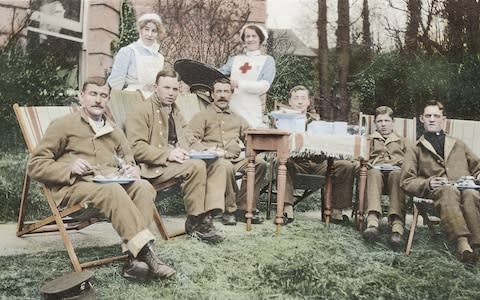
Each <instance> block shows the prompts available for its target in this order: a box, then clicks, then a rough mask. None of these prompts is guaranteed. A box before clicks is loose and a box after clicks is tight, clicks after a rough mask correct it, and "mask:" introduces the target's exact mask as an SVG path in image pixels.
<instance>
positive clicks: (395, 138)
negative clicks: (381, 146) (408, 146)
mask: <svg viewBox="0 0 480 300" xmlns="http://www.w3.org/2000/svg"><path fill="white" fill-rule="evenodd" d="M372 138H374V139H382V140H384V141H389V142H394V141H398V140H399V139H400V137H399V136H398V135H397V134H396V133H395V132H393V131H392V133H390V134H389V135H387V136H386V137H384V136H383V135H381V134H380V133H379V132H378V131H375V132H374V133H372Z"/></svg>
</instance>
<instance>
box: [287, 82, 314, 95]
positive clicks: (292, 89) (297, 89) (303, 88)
mask: <svg viewBox="0 0 480 300" xmlns="http://www.w3.org/2000/svg"><path fill="white" fill-rule="evenodd" d="M298 91H307V92H308V95H309V96H310V90H309V89H307V87H306V86H304V85H296V86H294V87H293V88H291V89H290V92H288V96H289V98H292V95H293V93H295V92H298Z"/></svg>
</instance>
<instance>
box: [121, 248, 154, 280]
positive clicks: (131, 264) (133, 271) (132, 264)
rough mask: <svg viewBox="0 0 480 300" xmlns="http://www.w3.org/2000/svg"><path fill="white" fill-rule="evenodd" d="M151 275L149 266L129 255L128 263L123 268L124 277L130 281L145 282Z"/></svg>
mask: <svg viewBox="0 0 480 300" xmlns="http://www.w3.org/2000/svg"><path fill="white" fill-rule="evenodd" d="M148 275H149V267H148V265H147V264H146V263H145V262H143V261H141V260H139V259H137V258H135V257H133V255H132V254H131V253H129V254H128V261H127V263H126V264H125V265H124V266H123V268H122V276H123V277H125V278H126V279H129V280H145V279H147V278H148Z"/></svg>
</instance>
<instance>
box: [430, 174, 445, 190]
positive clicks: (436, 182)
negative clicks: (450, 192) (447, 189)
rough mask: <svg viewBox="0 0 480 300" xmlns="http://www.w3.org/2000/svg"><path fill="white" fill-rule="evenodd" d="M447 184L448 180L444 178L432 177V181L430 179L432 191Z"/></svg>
mask: <svg viewBox="0 0 480 300" xmlns="http://www.w3.org/2000/svg"><path fill="white" fill-rule="evenodd" d="M447 183H448V179H447V178H445V177H433V178H432V179H430V188H431V189H432V190H434V189H438V188H439V187H441V186H442V185H445V184H447Z"/></svg>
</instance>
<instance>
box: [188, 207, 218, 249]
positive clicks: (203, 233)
mask: <svg viewBox="0 0 480 300" xmlns="http://www.w3.org/2000/svg"><path fill="white" fill-rule="evenodd" d="M188 217H192V218H197V220H198V219H200V220H201V221H199V222H197V224H195V225H192V223H191V222H189V218H188ZM188 217H187V221H186V222H185V231H186V232H187V234H188V235H190V236H191V237H194V238H196V239H199V240H200V241H202V242H206V243H212V244H216V243H220V242H222V241H223V240H224V239H225V237H224V236H223V235H222V234H221V233H220V232H219V231H218V230H217V229H216V228H215V226H214V225H213V220H212V217H211V216H210V215H208V214H203V215H200V216H196V217H195V216H188Z"/></svg>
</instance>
